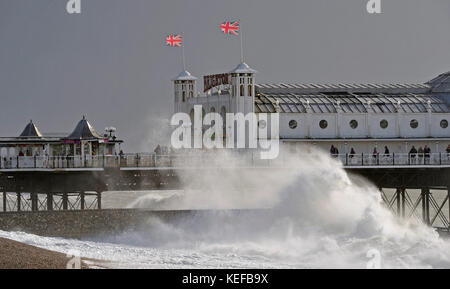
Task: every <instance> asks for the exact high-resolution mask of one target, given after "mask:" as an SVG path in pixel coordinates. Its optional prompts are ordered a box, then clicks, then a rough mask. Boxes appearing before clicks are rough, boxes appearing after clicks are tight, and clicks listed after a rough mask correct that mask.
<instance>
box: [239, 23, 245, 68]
mask: <svg viewBox="0 0 450 289" xmlns="http://www.w3.org/2000/svg"><path fill="white" fill-rule="evenodd" d="M239 30H240V31H239V35H240V37H241V63H244V46H243V44H242V34H243V33H242V23H241V20H239Z"/></svg>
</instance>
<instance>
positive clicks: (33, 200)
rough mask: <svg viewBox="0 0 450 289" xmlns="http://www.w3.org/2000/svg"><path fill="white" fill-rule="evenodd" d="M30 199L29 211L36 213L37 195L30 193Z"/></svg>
mask: <svg viewBox="0 0 450 289" xmlns="http://www.w3.org/2000/svg"><path fill="white" fill-rule="evenodd" d="M30 198H31V211H33V212H34V211H37V210H38V194H37V193H30Z"/></svg>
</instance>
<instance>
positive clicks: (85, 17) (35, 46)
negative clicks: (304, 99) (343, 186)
mask: <svg viewBox="0 0 450 289" xmlns="http://www.w3.org/2000/svg"><path fill="white" fill-rule="evenodd" d="M66 2H67V0H0V98H1V110H0V136H16V135H18V134H19V133H20V132H21V130H22V129H23V128H24V126H25V125H26V123H27V122H28V121H29V119H33V120H34V121H35V122H36V124H37V125H38V127H39V128H40V130H41V131H42V132H71V131H72V130H73V129H74V127H75V125H76V123H77V122H78V121H79V120H80V119H81V118H82V116H83V114H86V115H87V117H88V119H89V120H90V121H91V123H92V124H93V125H94V127H95V128H96V130H97V131H98V132H100V133H101V132H103V129H104V127H105V126H115V127H116V128H117V133H118V136H119V137H120V138H122V139H124V140H125V142H126V146H125V150H126V151H128V152H130V151H153V145H154V144H155V143H158V142H162V139H161V138H162V137H163V136H164V135H167V133H168V131H167V127H168V121H167V119H168V118H169V117H170V115H171V113H172V110H173V104H172V100H173V95H172V94H173V92H172V91H173V90H172V86H171V82H170V79H171V78H172V77H174V76H176V75H177V74H178V73H179V72H180V70H181V60H180V50H179V48H171V47H166V46H165V45H164V38H165V36H166V35H167V34H169V33H181V32H183V33H184V42H185V54H186V62H187V66H188V70H189V71H190V72H191V73H192V74H194V75H195V76H197V77H201V76H203V75H205V74H212V73H221V72H228V71H229V70H231V69H232V68H234V66H236V65H237V64H238V62H239V53H240V48H239V38H238V37H234V38H233V37H228V38H227V37H225V36H224V35H223V34H221V32H220V31H219V25H220V23H221V22H222V21H224V20H225V19H230V20H234V19H241V21H242V28H243V31H244V50H245V61H246V62H247V63H248V64H249V65H250V66H251V67H253V68H254V69H256V70H258V71H259V74H258V75H257V82H260V83H261V82H274V83H276V82H285V83H289V82H297V83H311V82H312V83H334V82H347V83H355V82H356V83H366V82H370V83H383V82H389V83H392V82H409V83H416V82H420V83H423V82H426V81H427V80H429V79H431V78H433V77H434V76H436V75H437V74H439V73H442V72H446V71H449V70H450V0H427V1H424V0H381V2H382V12H383V13H382V14H381V15H369V14H368V13H367V11H366V3H367V0H276V1H275V0H271V1H269V0H252V1H249V0H233V1H230V0H226V1H225V0H189V1H188V0H185V1H181V0H179V1H176V0H126V1H124V0H81V2H82V3H81V4H82V13H81V14H80V15H69V14H67V13H66V11H65V6H66ZM198 87H199V88H200V89H201V88H202V87H203V83H202V82H201V83H200V84H199V85H198Z"/></svg>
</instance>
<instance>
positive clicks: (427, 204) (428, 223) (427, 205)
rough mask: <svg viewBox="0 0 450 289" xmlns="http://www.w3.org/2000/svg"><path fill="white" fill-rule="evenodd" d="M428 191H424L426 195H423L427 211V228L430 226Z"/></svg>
mask: <svg viewBox="0 0 450 289" xmlns="http://www.w3.org/2000/svg"><path fill="white" fill-rule="evenodd" d="M430 194H431V193H430V190H429V189H427V190H426V194H425V201H426V210H427V214H426V224H427V225H428V226H430V225H431V222H430Z"/></svg>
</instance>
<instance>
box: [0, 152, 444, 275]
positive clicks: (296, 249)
mask: <svg viewBox="0 0 450 289" xmlns="http://www.w3.org/2000/svg"><path fill="white" fill-rule="evenodd" d="M222 158H223V160H222V161H223V162H227V160H228V159H229V157H228V156H225V157H224V156H222ZM287 159H288V161H286V158H285V160H284V164H285V166H286V167H289V168H290V169H280V170H278V171H276V172H274V171H273V170H271V171H269V170H266V171H264V170H258V171H257V172H255V171H254V170H253V171H250V170H249V171H247V172H244V171H234V172H233V171H231V170H227V171H221V172H217V171H214V170H199V171H196V170H189V171H186V172H185V175H183V180H184V181H185V182H186V186H185V187H186V191H185V192H184V193H180V192H174V193H172V194H167V193H165V194H161V195H158V194H156V193H154V192H153V193H151V194H149V195H148V196H144V197H142V198H140V199H139V200H137V201H135V202H134V203H133V204H132V205H133V206H135V207H145V208H148V207H151V208H164V209H170V208H184V209H192V208H202V209H204V208H215V209H224V208H227V209H228V208H249V207H251V208H255V207H264V208H267V207H271V208H272V209H271V210H268V211H262V212H257V213H241V214H238V216H237V217H236V216H234V215H233V214H236V213H233V212H217V213H201V214H196V215H193V216H191V217H187V218H186V219H184V220H182V221H177V222H173V223H172V222H169V223H165V222H163V221H161V220H158V219H155V218H151V219H149V220H147V224H148V226H147V227H146V229H144V230H141V231H139V232H127V233H123V234H121V235H118V236H109V237H104V238H101V239H95V240H90V241H78V240H67V239H61V238H46V237H38V236H35V235H29V234H25V233H20V232H19V233H14V232H1V231H0V236H1V237H7V238H11V239H15V240H18V241H21V242H25V243H27V244H31V245H36V246H39V247H44V248H48V249H51V250H56V251H61V252H66V251H68V250H70V249H75V250H79V251H80V252H81V254H82V255H83V256H84V257H89V258H96V259H105V260H110V261H111V262H112V263H110V266H113V267H139V268H144V267H145V268H160V267H162V268H185V267H188V268H198V267H208V268H211V267H212V268H223V267H226V268H261V267H264V268H310V267H313V268H344V267H345V268H365V267H366V265H367V262H368V261H371V260H370V259H369V258H368V257H367V253H368V252H369V251H370V250H373V249H375V250H378V251H379V252H380V257H381V266H382V267H384V268H409V267H412V268H431V267H433V268H450V250H449V249H450V243H449V242H448V241H446V240H444V239H441V238H439V237H438V234H437V233H436V232H435V231H434V230H433V229H431V228H428V227H426V226H424V225H422V224H419V223H413V222H404V221H400V220H398V219H396V218H395V217H394V216H393V215H392V214H391V213H390V212H388V210H387V209H385V208H384V206H383V205H382V204H381V199H380V194H379V192H378V191H377V189H376V188H375V187H373V186H372V185H370V184H369V183H365V182H360V181H358V183H354V182H352V180H351V179H350V178H349V177H348V176H347V174H346V172H345V171H344V170H343V169H342V168H341V167H340V165H339V164H338V163H337V162H335V161H334V160H332V159H330V158H329V157H328V156H327V155H324V154H321V153H319V152H314V153H313V154H312V155H311V156H310V157H309V158H304V157H302V158H297V157H295V156H289V157H288V158H287Z"/></svg>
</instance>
